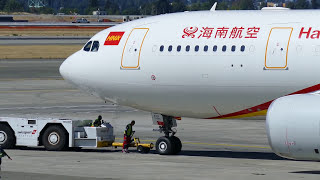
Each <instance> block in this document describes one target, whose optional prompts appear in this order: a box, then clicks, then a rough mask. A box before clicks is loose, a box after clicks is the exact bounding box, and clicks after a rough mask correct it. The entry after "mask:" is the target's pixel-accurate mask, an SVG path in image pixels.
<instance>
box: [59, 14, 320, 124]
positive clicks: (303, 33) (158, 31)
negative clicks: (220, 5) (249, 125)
mask: <svg viewBox="0 0 320 180" xmlns="http://www.w3.org/2000/svg"><path fill="white" fill-rule="evenodd" d="M319 16H320V11H303V10H302V11H292V10H284V11H277V10H275V11H272V10H270V11H268V10H267V11H202V12H184V13H175V14H167V15H160V16H155V17H150V18H146V19H141V20H135V21H132V22H129V23H124V24H121V25H118V26H114V27H111V28H109V29H106V30H103V31H101V32H99V33H98V34H96V35H95V36H93V37H92V38H91V40H90V41H99V43H100V47H99V50H98V51H97V52H92V51H84V50H80V51H78V52H76V53H75V54H73V55H71V56H70V57H69V58H68V59H67V60H66V61H65V62H64V63H63V65H62V66H61V68H60V72H61V74H62V76H63V77H64V78H65V79H66V80H68V81H70V82H71V83H72V84H74V85H76V86H77V87H78V88H80V89H82V90H84V91H86V92H89V93H91V94H93V95H96V96H98V97H100V98H101V99H103V100H106V101H111V102H113V103H116V104H119V105H124V106H130V107H133V108H137V109H141V110H145V111H150V112H154V113H160V114H165V115H170V116H178V117H179V116H184V117H196V118H232V117H247V116H255V115H265V112H266V110H267V108H268V106H269V103H270V101H272V100H274V99H276V98H278V97H281V96H285V95H288V94H291V93H309V92H313V91H317V90H319V85H318V84H319V81H320V68H319V67H320V39H319V36H320V34H318V33H320V24H319V22H317V19H318V17H319ZM310 28H311V29H310ZM318 30H319V32H318ZM240 31H241V32H240ZM121 33H123V35H121ZM112 34H115V35H114V36H113V35H112ZM119 34H120V35H119ZM104 44H106V45H104ZM161 46H163V51H161V50H162V47H161ZM171 46H172V50H171V48H170V47H171ZM178 46H181V50H180V51H178V50H177V48H178ZM187 46H190V50H189V51H186V48H187ZM197 46H199V50H198V51H197ZM215 46H216V51H214V49H215ZM233 46H234V47H233ZM206 47H208V48H207V49H206ZM241 48H242V49H241ZM170 50H171V51H170ZM242 50H243V51H242ZM268 102H269V103H268ZM264 103H266V104H264Z"/></svg>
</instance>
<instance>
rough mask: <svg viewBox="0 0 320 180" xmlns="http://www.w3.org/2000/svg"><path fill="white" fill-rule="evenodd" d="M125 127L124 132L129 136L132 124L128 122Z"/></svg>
mask: <svg viewBox="0 0 320 180" xmlns="http://www.w3.org/2000/svg"><path fill="white" fill-rule="evenodd" d="M127 127H128V128H127V129H126V130H125V131H124V134H125V135H127V136H131V134H132V125H131V124H128V125H127Z"/></svg>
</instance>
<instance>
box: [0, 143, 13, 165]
mask: <svg viewBox="0 0 320 180" xmlns="http://www.w3.org/2000/svg"><path fill="white" fill-rule="evenodd" d="M5 156H7V157H8V158H9V159H10V160H12V159H11V157H10V156H9V155H8V154H7V153H6V152H5V151H4V150H3V149H2V147H1V146H0V171H1V163H2V158H3V157H5Z"/></svg>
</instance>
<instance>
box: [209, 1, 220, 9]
mask: <svg viewBox="0 0 320 180" xmlns="http://www.w3.org/2000/svg"><path fill="white" fill-rule="evenodd" d="M217 4H218V3H217V2H215V3H214V4H213V6H212V8H211V9H210V11H215V10H216V7H217Z"/></svg>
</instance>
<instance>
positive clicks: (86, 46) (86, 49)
mask: <svg viewBox="0 0 320 180" xmlns="http://www.w3.org/2000/svg"><path fill="white" fill-rule="evenodd" d="M91 44H92V41H89V42H88V43H87V44H86V45H85V46H84V48H83V50H84V51H90V49H91Z"/></svg>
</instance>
